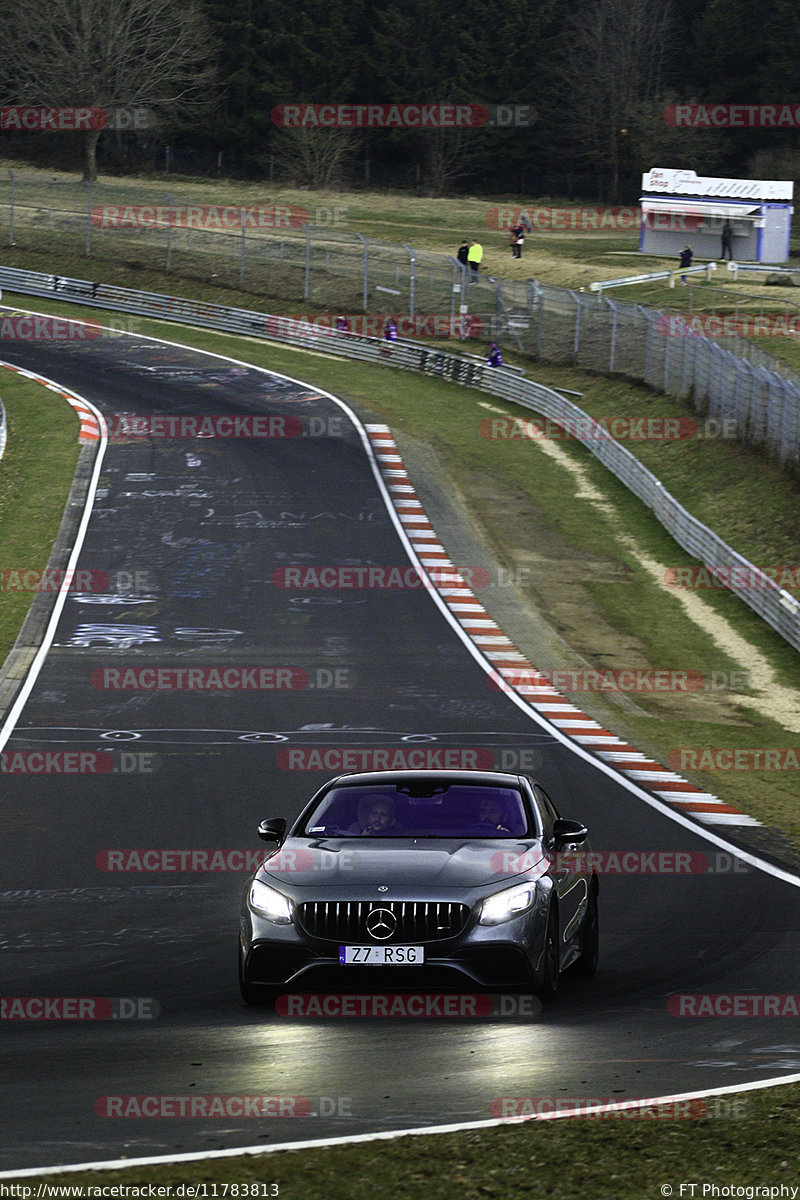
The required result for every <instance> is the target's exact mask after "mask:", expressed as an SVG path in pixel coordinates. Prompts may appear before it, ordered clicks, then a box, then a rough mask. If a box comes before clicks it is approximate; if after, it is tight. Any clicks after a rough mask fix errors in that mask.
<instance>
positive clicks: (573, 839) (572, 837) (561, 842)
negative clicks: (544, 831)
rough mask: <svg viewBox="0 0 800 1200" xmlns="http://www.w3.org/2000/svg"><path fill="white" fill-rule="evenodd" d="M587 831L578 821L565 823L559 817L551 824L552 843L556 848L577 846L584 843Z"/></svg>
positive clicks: (587, 834)
mask: <svg viewBox="0 0 800 1200" xmlns="http://www.w3.org/2000/svg"><path fill="white" fill-rule="evenodd" d="M588 836H589V830H588V829H587V828H586V826H585V825H582V824H581V822H580V821H566V820H564V819H563V818H561V817H559V819H558V820H557V821H554V822H553V841H554V842H555V844H556V846H567V845H577V844H578V843H579V842H585V841H586V839H587V837H588Z"/></svg>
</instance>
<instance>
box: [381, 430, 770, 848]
mask: <svg viewBox="0 0 800 1200" xmlns="http://www.w3.org/2000/svg"><path fill="white" fill-rule="evenodd" d="M366 430H367V433H368V434H369V439H370V442H371V444H372V447H373V450H374V452H375V457H376V459H377V461H378V464H379V466H380V468H381V472H382V474H383V477H384V481H385V483H386V486H387V488H388V490H389V494H390V496H391V498H392V501H393V503H394V506H395V510H396V512H397V515H398V516H399V518H400V521H401V522H402V524H403V527H404V529H405V532H406V535H407V536H408V539H409V541H410V542H411V545H412V546H413V548H414V551H415V553H416V555H417V557H418V558H419V561H420V563H421V565H422V566H423V567H425V568H436V570H435V572H434V574H433V576H432V577H431V584H432V586H433V587H434V588H435V590H436V591H437V592H438V594H439V595H440V596H441V598H442V599H443V600H444V602H445V604H446V605H447V607H448V608H449V610H450V612H451V613H452V614H453V616H454V617H455V618H456V620H457V621H458V622H459V624H460V625H461V627H462V629H463V630H464V632H465V633H466V634H467V636H468V637H470V638H471V639H472V641H473V642H474V643H475V645H476V647H477V649H478V650H480V651H481V653H482V654H483V657H484V658H485V659H486V660H487V661H488V663H489V664H490V666H491V668H492V670H493V671H495V672H496V673H497V675H498V676H499V677H500V679H502V680H503V683H504V686H507V687H508V688H509V689H512V690H513V691H514V692H516V693H517V695H518V696H520V697H521V698H522V699H523V700H524V702H525V703H526V704H527V705H528V707H529V708H531V709H533V710H534V711H535V712H536V713H538V714H539V716H542V717H544V718H545V719H546V720H548V721H549V722H550V723H551V724H553V725H555V726H556V727H557V728H558V729H560V730H561V731H562V732H563V733H565V734H567V735H568V736H569V737H571V738H573V739H574V740H575V741H576V742H579V743H580V744H581V745H582V746H585V747H586V749H587V750H590V751H591V752H592V753H594V754H596V755H597V756H598V758H601V759H603V760H604V761H605V762H606V763H608V765H609V766H611V767H613V768H614V769H615V770H617V771H619V772H620V773H621V774H623V775H625V776H627V778H629V779H630V780H631V781H632V782H634V783H636V784H638V785H639V786H640V787H644V788H646V789H647V790H648V791H649V792H650V793H651V794H652V795H653V796H654V797H656V798H657V799H659V800H663V801H665V802H666V803H667V804H670V805H672V807H673V808H675V809H677V810H679V811H680V812H683V813H686V814H687V815H689V816H692V817H694V818H695V819H696V820H698V821H702V822H703V824H705V825H760V824H761V822H760V821H757V820H756V819H755V818H754V817H750V816H748V815H747V814H746V813H742V812H739V810H738V809H736V808H734V807H733V805H731V804H727V803H726V802H725V801H724V800H721V799H720V798H719V797H718V796H714V795H711V794H710V793H709V792H704V791H703V790H702V789H701V788H698V787H695V785H694V784H693V783H690V782H689V781H688V779H684V778H683V777H682V776H681V775H677V774H676V773H675V772H674V771H670V770H669V769H668V768H666V767H664V766H662V765H661V763H657V762H655V761H654V760H653V759H650V758H647V757H646V756H645V755H644V754H641V753H640V752H639V751H638V750H637V749H636V747H635V746H631V745H629V744H628V743H627V742H624V741H622V739H621V738H618V737H617V736H616V735H615V734H613V733H612V732H611V731H610V730H609V729H604V728H603V727H602V725H599V724H598V723H597V721H595V720H593V718H592V717H589V716H587V714H586V713H585V712H582V711H581V709H579V708H577V707H576V706H575V705H574V704H572V703H571V702H570V701H569V700H568V699H567V697H566V696H563V695H562V694H561V693H560V692H558V691H557V690H556V689H555V688H553V687H550V686H549V685H547V684H520V683H517V682H515V680H518V679H519V676H520V673H521V672H524V673H525V674H526V675H527V677H528V678H534V677H535V676H536V674H537V670H536V668H535V667H534V666H533V664H532V663H530V662H529V661H528V660H527V658H526V657H525V655H524V654H522V653H521V652H520V651H519V650H518V649H517V647H516V646H515V645H514V644H513V642H512V641H511V640H510V639H509V638H508V637H507V636H506V635H505V633H503V630H502V629H501V628H500V626H499V625H498V624H497V623H496V622H495V621H494V620H492V618H491V617H490V616H489V613H488V612H487V611H486V609H485V608H484V607H483V605H482V604H481V603H480V601H479V600H478V599H477V598H476V596H475V595H474V593H473V591H472V590H471V588H470V586H469V584H468V583H467V582H466V580H464V579H462V578H461V576H460V575H459V573H458V568H457V567H456V566H455V564H454V563H453V562H452V561H451V560H450V558H449V557H448V554H447V551H446V550H445V549H444V547H443V546H442V545H441V544H440V542H439V540H438V538H437V536H436V532H435V530H434V528H433V526H432V525H431V523H430V520H429V519H428V517H427V515H426V513H425V510H424V509H423V507H422V503H421V501H420V499H419V497H418V496H417V493H416V491H415V490H414V486H413V484H412V483H411V480H410V479H409V477H408V474H407V472H406V469H405V467H404V466H403V460H402V458H401V456H400V454H399V453H398V450H397V446H396V445H395V441H394V438H393V437H392V434H391V431H390V430H389V426H388V425H367V426H366ZM443 574H444V578H443Z"/></svg>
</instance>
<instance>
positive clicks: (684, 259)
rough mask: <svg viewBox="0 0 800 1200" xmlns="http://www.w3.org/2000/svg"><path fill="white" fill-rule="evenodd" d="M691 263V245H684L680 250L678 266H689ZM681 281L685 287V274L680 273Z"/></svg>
mask: <svg viewBox="0 0 800 1200" xmlns="http://www.w3.org/2000/svg"><path fill="white" fill-rule="evenodd" d="M691 265H692V248H691V246H684V247H683V249H682V250H681V257H680V262H679V263H678V266H679V267H690V266H691ZM681 283H682V284H683V286H684V287H686V276H685V275H681Z"/></svg>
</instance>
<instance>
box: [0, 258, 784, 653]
mask: <svg viewBox="0 0 800 1200" xmlns="http://www.w3.org/2000/svg"><path fill="white" fill-rule="evenodd" d="M0 284H2V285H3V286H5V287H6V288H8V289H11V290H12V291H15V292H21V293H23V294H25V295H32V296H42V297H48V298H50V299H53V298H54V297H57V298H59V299H63V300H75V301H78V302H82V303H87V302H89V303H91V304H92V305H94V306H96V307H102V308H108V309H113V310H115V311H117V312H129V313H135V314H137V315H138V316H142V317H155V318H159V319H162V320H169V321H176V322H180V323H182V324H188V325H198V326H201V327H203V328H206V329H217V330H220V329H221V330H225V331H228V332H233V333H244V334H247V335H248V336H250V337H253V336H257V337H263V338H266V339H269V340H272V341H279V342H285V343H288V344H289V345H293V346H301V347H303V348H308V349H317V350H320V349H322V350H325V351H326V352H327V353H329V354H336V355H342V356H344V357H347V358H354V359H358V360H359V361H361V362H366V363H373V364H376V365H383V366H393V367H398V368H400V369H403V370H408V371H415V372H420V373H422V374H425V375H433V376H436V377H438V378H440V379H445V380H448V381H449V382H451V383H458V384H462V385H463V386H466V387H473V388H477V389H479V390H481V391H484V392H488V393H489V394H491V395H495V396H499V397H501V398H502V399H504V400H509V401H511V402H512V403H514V404H518V405H520V406H521V407H523V408H526V409H528V410H530V411H531V412H534V413H537V414H540V415H541V416H543V417H546V418H549V419H550V420H551V421H554V422H555V423H556V424H558V425H560V426H562V427H563V428H565V429H567V430H568V431H569V433H570V436H573V437H574V438H575V439H576V440H577V441H580V442H581V443H582V444H583V445H584V446H585V447H586V449H588V450H590V451H591V453H592V454H594V456H595V457H596V458H597V459H598V460H599V461H600V462H602V463H603V465H604V466H605V467H607V469H608V470H609V471H611V473H612V474H613V475H615V476H616V478H617V479H619V480H620V481H621V482H622V483H624V484H625V486H626V487H627V488H629V490H630V491H631V492H633V494H634V495H635V496H638V498H639V499H640V500H641V501H642V502H643V503H644V504H646V505H647V507H648V508H650V509H651V510H652V512H653V514H654V515H655V517H656V518H657V520H658V521H660V523H661V524H662V525H663V527H664V528H665V529H666V530H667V531H668V532H669V533H670V534H671V535H672V537H673V538H674V539H675V541H676V542H677V543H678V545H679V546H681V547H682V548H683V549H684V550H685V551H686V552H687V553H688V554H690V555H692V556H693V557H694V558H697V559H699V561H700V562H702V563H703V564H704V566H706V567H707V568H708V569H709V571H710V572H712V573H713V572H715V571H716V572H719V577H720V578H721V579H722V580H727V581H728V582H727V584H726V586H729V588H730V590H731V591H732V592H734V593H735V594H736V595H737V596H738V597H739V598H740V599H741V600H743V601H744V602H745V604H747V605H748V606H749V607H750V608H751V609H753V611H754V612H756V613H758V615H759V616H760V617H761V618H762V619H763V620H764V621H766V622H767V624H768V625H770V626H771V627H772V628H773V629H774V630H775V631H776V632H777V633H779V634H780V635H781V637H783V638H784V639H785V640H786V641H787V642H788V643H789V644H790V645H791V646H793V647H794V648H795V649H796V650H800V602H798V601H797V600H796V599H795V598H794V596H792V594H791V593H790V592H787V591H785V590H784V589H781V588H779V587H778V586H777V584H776V583H775V582H774V581H773V580H772V579H770V578H769V577H768V576H767V575H766V574H765V573H764V572H763V571H761V570H760V568H758V567H756V566H755V565H754V564H752V563H751V562H749V561H748V560H747V559H746V558H744V557H743V556H742V555H741V554H738V553H737V552H736V551H735V550H734V549H732V547H730V546H729V545H727V543H726V542H724V541H723V540H722V538H720V537H719V536H718V535H717V534H716V533H714V532H713V530H711V529H709V528H707V526H705V525H703V524H702V522H700V521H698V520H697V519H696V518H695V517H693V516H692V515H691V513H689V512H688V511H687V510H686V509H685V508H684V507H683V506H682V505H681V504H679V503H678V501H677V500H676V499H675V497H674V496H672V495H671V494H670V493H669V492H668V491H667V490H666V488H664V487H663V485H662V484H661V482H660V481H659V480H658V479H657V478H656V476H655V475H653V473H652V472H651V471H648V470H647V468H646V467H645V466H643V464H642V463H640V462H639V460H638V459H637V458H635V456H634V455H633V454H631V453H630V451H629V450H627V449H626V448H625V447H624V446H622V445H621V444H620V443H619V442H616V441H614V440H613V438H611V437H609V436H608V435H607V434H606V433H605V431H604V430H603V429H602V426H601V425H600V424H599V423H598V422H596V421H595V420H594V419H593V418H592V417H590V416H589V415H588V414H587V413H585V412H584V411H583V410H582V409H580V408H578V406H577V405H575V404H573V403H572V402H571V401H570V400H567V399H566V397H565V396H562V395H559V394H558V393H557V392H555V391H553V390H552V389H551V388H547V387H544V386H543V385H542V384H538V383H534V382H533V381H532V380H528V379H525V378H523V377H521V375H520V374H519V373H518V372H515V371H509V370H506V369H505V368H504V367H490V366H489V365H488V364H487V363H485V362H482V361H481V360H479V359H477V358H476V357H474V356H470V357H469V358H466V357H463V356H461V355H456V354H448V353H445V352H442V351H438V350H433V349H427V348H426V347H424V346H423V345H421V344H420V343H419V342H407V341H401V340H398V341H396V342H386V341H383V340H381V339H379V338H373V337H367V336H364V335H360V334H352V333H340V332H339V331H337V330H333V329H327V328H325V329H321V328H315V327H313V326H309V325H304V326H302V327H298V326H297V324H296V323H291V324H288V325H287V323H286V321H285V319H284V320H283V323H282V318H280V317H276V316H272V315H270V314H268V313H259V312H251V311H249V310H246V309H238V308H227V307H224V306H223V305H218V304H207V303H204V302H202V301H195V300H187V299H181V298H178V297H175V296H164V295H160V294H158V293H152V292H139V291H134V290H132V289H130V288H122V287H116V286H114V285H108V284H101V283H92V282H90V281H88V280H84V279H66V278H63V277H61V276H54V275H44V274H41V273H39V272H35V271H21V270H18V269H16V268H8V267H0ZM684 341H685V342H686V344H691V341H692V339H688V338H687V339H684ZM724 353H725V352H724V351H720V354H724ZM713 415H720V416H721V415H728V414H727V413H724V414H723V413H719V414H714V413H712V416H713Z"/></svg>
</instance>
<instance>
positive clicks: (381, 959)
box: [339, 946, 425, 967]
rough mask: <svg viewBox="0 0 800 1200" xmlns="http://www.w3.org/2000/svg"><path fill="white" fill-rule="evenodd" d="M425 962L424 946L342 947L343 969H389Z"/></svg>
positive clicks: (341, 962)
mask: <svg viewBox="0 0 800 1200" xmlns="http://www.w3.org/2000/svg"><path fill="white" fill-rule="evenodd" d="M424 961H425V949H424V947H423V946H340V947H339V966H341V967H355V966H358V967H389V966H394V967H398V966H404V967H405V966H408V965H409V964H411V965H416V964H417V963H421V962H424Z"/></svg>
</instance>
